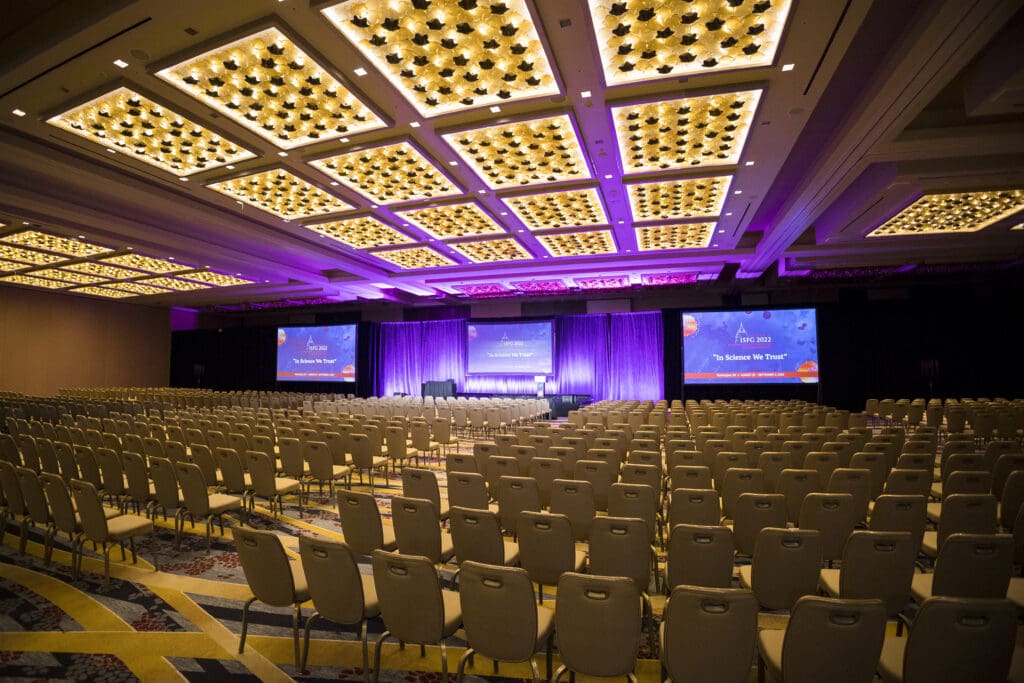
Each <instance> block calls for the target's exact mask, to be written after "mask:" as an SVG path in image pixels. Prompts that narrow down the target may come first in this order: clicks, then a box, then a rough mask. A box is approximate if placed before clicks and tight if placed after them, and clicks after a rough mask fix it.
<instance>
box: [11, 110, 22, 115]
mask: <svg viewBox="0 0 1024 683" xmlns="http://www.w3.org/2000/svg"><path fill="white" fill-rule="evenodd" d="M11 113H12V114H14V115H15V116H24V115H25V112H23V111H22V110H21V109H12V110H11Z"/></svg>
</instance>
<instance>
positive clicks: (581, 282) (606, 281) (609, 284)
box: [573, 275, 629, 290]
mask: <svg viewBox="0 0 1024 683" xmlns="http://www.w3.org/2000/svg"><path fill="white" fill-rule="evenodd" d="M573 282H575V283H576V286H577V287H579V288H580V289H587V290H590V289H625V288H626V287H629V276H627V275H614V276H611V277H577V278H573Z"/></svg>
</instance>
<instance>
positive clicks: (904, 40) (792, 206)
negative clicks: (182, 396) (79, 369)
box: [0, 0, 1024, 308]
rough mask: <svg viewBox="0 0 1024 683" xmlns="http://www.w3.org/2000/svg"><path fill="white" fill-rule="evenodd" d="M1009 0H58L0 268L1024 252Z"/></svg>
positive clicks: (333, 282)
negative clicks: (201, 0) (323, 0)
mask: <svg viewBox="0 0 1024 683" xmlns="http://www.w3.org/2000/svg"><path fill="white" fill-rule="evenodd" d="M1021 6H1022V3H1020V2H1005V1H1004V2H1000V1H997V0H988V1H984V0H978V1H974V2H964V1H963V0H946V1H941V0H934V1H931V2H910V1H909V0H906V1H902V2H901V1H897V0H886V1H882V0H876V1H875V2H872V1H871V0H834V1H831V0H830V1H811V0H346V1H342V2H338V1H337V0H333V1H330V0H329V1H326V2H315V1H311V0H281V1H276V0H246V1H245V2H208V1H206V2H200V1H199V0H176V1H175V2H163V1H157V0H141V1H138V2H128V1H123V2H109V1H106V2H101V1H99V0H76V1H75V2H70V1H61V0H49V1H47V0H37V1H36V2H32V3H21V4H20V5H19V6H14V7H11V6H8V7H7V8H5V10H4V11H5V12H6V16H5V21H4V24H5V28H3V29H0V67H2V69H0V181H2V182H0V286H21V287H38V288H45V289H47V290H51V291H61V292H66V293H68V294H69V295H78V296H89V297H107V298H116V299H124V300H126V301H132V302H145V303H151V304H153V305H166V306H187V307H197V308H204V307H214V306H221V307H223V306H232V305H239V306H245V305H259V304H261V303H263V304H268V305H269V304H272V303H273V302H279V301H288V302H304V301H305V302H309V303H323V302H331V301H334V302H344V301H353V300H381V299H384V300H394V301H400V302H402V303H406V304H417V303H432V302H436V301H438V300H444V301H452V300H459V299H464V298H479V297H501V296H564V295H566V294H568V293H572V292H580V291H583V292H586V291H593V290H609V289H614V290H626V289H632V290H640V291H641V292H642V291H643V290H644V289H645V288H659V287H665V286H687V285H689V286H694V287H698V286H701V285H702V284H706V283H723V282H729V281H736V280H758V279H762V281H763V280H766V279H771V280H772V281H773V282H775V283H787V284H789V285H791V286H794V287H800V286H803V283H804V282H806V281H807V279H808V278H812V279H813V278H817V279H837V280H839V279H842V278H844V277H855V276H857V275H858V274H859V273H875V274H878V273H886V272H898V273H902V274H907V273H911V274H913V273H917V272H919V273H922V274H927V273H928V272H931V271H935V270H947V271H955V270H956V269H958V268H963V269H966V270H971V269H978V268H984V269H990V270H1000V269H1011V270H1012V269H1015V268H1019V267H1020V259H1021V257H1022V256H1024V230H1021V229H1020V224H1021V221H1022V217H1024V213H1022V210H1024V134H1022V130H1024V128H1022V123H1024V121H1022V119H1024V70H1022V65H1024V62H1022V60H1021V59H1020V56H1019V45H1020V41H1021V39H1022V38H1024V28H1022V27H1024V16H1022V14H1024V13H1022V10H1021Z"/></svg>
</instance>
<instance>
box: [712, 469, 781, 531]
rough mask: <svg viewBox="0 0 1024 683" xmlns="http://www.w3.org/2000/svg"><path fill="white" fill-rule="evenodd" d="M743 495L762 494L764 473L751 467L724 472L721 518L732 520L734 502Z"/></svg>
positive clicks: (734, 507) (734, 510)
mask: <svg viewBox="0 0 1024 683" xmlns="http://www.w3.org/2000/svg"><path fill="white" fill-rule="evenodd" d="M718 455H719V456H722V455H725V454H724V453H719V454H718ZM787 471H791V470H787ZM744 493H764V472H762V471H761V470H759V469H757V468H753V467H730V468H729V469H727V470H726V471H725V479H724V481H723V482H722V516H723V517H726V518H728V519H732V518H733V515H734V514H735V512H736V501H737V499H739V497H740V496H741V495H743V494H744Z"/></svg>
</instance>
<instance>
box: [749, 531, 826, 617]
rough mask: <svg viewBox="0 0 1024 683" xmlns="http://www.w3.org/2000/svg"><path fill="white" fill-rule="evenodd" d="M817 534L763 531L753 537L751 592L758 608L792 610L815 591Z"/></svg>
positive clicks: (818, 552)
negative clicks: (759, 606) (799, 600)
mask: <svg viewBox="0 0 1024 683" xmlns="http://www.w3.org/2000/svg"><path fill="white" fill-rule="evenodd" d="M820 571H821V534H820V533H819V532H818V531H815V530H813V529H785V528H775V527H766V528H764V529H761V531H760V533H759V534H758V536H757V544H756V545H755V549H754V560H753V563H752V567H751V581H750V582H751V588H753V590H754V595H755V596H756V597H757V601H758V603H760V605H761V607H764V608H766V609H772V610H777V609H788V610H792V609H793V605H794V604H796V601H797V600H798V599H799V598H801V597H803V596H805V595H814V594H816V593H817V590H818V575H819V573H820Z"/></svg>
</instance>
